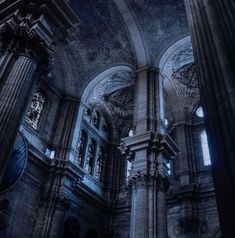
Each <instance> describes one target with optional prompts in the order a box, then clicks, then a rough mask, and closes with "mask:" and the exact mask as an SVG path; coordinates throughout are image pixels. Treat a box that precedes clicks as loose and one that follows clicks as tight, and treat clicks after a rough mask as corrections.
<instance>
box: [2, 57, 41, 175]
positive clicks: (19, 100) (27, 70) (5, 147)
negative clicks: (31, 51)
mask: <svg viewBox="0 0 235 238" xmlns="http://www.w3.org/2000/svg"><path fill="white" fill-rule="evenodd" d="M35 68H36V65H35V63H34V61H32V59H30V58H28V57H27V56H20V57H19V58H18V59H17V60H16V62H15V64H14V66H13V68H12V70H11V73H10V74H9V76H8V78H7V79H6V81H5V83H4V86H3V87H2V89H1V91H0V158H1V159H0V168H1V169H2V168H5V163H6V159H7V157H8V154H9V151H10V148H11V146H12V144H13V143H12V142H13V141H14V139H15V136H16V132H17V130H18V128H19V125H20V122H21V117H22V112H24V110H25V108H26V105H27V102H28V97H29V95H30V90H31V88H32V84H33V73H34V70H35ZM1 172H2V171H1ZM1 175H2V173H1Z"/></svg>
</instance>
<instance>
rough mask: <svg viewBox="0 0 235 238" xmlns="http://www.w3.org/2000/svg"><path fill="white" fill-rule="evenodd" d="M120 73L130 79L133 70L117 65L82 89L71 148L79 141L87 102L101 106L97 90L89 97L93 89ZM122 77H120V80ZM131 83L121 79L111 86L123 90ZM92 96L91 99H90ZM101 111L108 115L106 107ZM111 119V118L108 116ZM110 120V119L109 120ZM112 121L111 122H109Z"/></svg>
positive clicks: (126, 66)
mask: <svg viewBox="0 0 235 238" xmlns="http://www.w3.org/2000/svg"><path fill="white" fill-rule="evenodd" d="M120 72H124V73H127V74H130V77H131V78H132V74H133V69H132V68H131V67H130V66H128V65H117V66H113V67H110V68H108V69H106V70H104V71H103V72H101V73H100V74H98V75H96V77H94V78H93V79H92V80H91V81H90V83H89V84H88V85H87V87H86V88H85V89H84V91H83V93H82V96H81V100H80V108H79V112H78V116H77V122H76V126H75V131H74V135H73V142H72V147H73V148H76V146H77V144H78V140H79V131H80V127H81V123H80V122H81V120H82V117H83V113H84V111H85V109H86V108H87V104H88V103H89V101H92V103H94V102H95V103H97V105H100V104H102V103H101V100H100V98H99V90H97V92H95V95H91V94H92V93H93V94H94V92H93V91H94V88H95V87H97V85H98V84H99V83H101V82H102V80H105V79H108V78H110V77H112V76H113V75H115V74H118V73H120ZM121 77H122V76H120V78H121ZM131 84H132V82H130V81H128V82H125V79H124V78H123V79H122V78H121V79H120V81H117V82H116V84H115V82H113V81H112V85H114V86H113V87H116V89H120V88H124V87H127V86H129V85H131ZM91 96H92V97H91ZM103 111H104V113H105V114H106V115H108V112H109V111H108V108H107V107H103ZM109 117H111V116H109ZM110 119H112V118H110ZM110 121H113V120H110ZM112 127H113V128H112V130H113V131H115V127H114V125H112ZM113 137H115V135H113Z"/></svg>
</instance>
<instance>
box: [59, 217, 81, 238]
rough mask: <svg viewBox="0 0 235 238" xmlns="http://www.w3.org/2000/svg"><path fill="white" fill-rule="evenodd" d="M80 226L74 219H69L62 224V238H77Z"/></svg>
mask: <svg viewBox="0 0 235 238" xmlns="http://www.w3.org/2000/svg"><path fill="white" fill-rule="evenodd" d="M79 233H80V225H79V222H78V220H77V219H76V218H74V217H69V218H68V219H67V220H66V222H65V224H64V233H63V238H79V237H80V235H79Z"/></svg>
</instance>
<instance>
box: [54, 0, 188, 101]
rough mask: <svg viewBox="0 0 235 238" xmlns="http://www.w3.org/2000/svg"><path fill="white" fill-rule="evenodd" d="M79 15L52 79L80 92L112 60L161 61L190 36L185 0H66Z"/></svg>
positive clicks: (134, 64) (57, 84) (57, 56)
mask: <svg viewBox="0 0 235 238" xmlns="http://www.w3.org/2000/svg"><path fill="white" fill-rule="evenodd" d="M67 2H68V4H69V5H70V7H71V8H72V9H73V10H74V12H75V13H76V14H77V16H78V17H79V19H80V23H79V24H77V25H75V26H74V27H73V28H71V29H69V30H68V35H67V36H64V38H65V39H64V41H63V42H61V41H58V42H57V46H56V50H55V57H54V58H55V60H54V67H53V73H52V77H51V79H50V83H51V84H52V85H53V86H54V87H55V88H56V89H57V90H58V91H59V92H61V93H62V94H64V95H67V96H75V97H80V96H81V94H82V91H83V90H84V88H85V87H86V86H87V84H88V83H89V82H90V81H91V80H92V79H93V78H94V77H95V76H97V75H98V74H99V73H101V72H102V71H104V70H105V69H107V68H109V67H111V66H114V65H129V66H131V67H132V68H133V69H134V70H135V69H137V68H138V67H144V66H147V65H155V66H157V65H158V62H159V60H160V57H161V55H162V54H163V53H164V52H165V50H166V49H167V48H168V47H169V46H170V45H172V44H173V43H174V42H176V41H177V40H179V39H181V38H183V37H184V36H186V35H188V27H187V20H186V14H185V9H184V4H183V0H86V1H84V0H67Z"/></svg>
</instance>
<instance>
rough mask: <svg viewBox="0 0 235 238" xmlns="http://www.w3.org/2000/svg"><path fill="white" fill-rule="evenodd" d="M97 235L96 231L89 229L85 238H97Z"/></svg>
mask: <svg viewBox="0 0 235 238" xmlns="http://www.w3.org/2000/svg"><path fill="white" fill-rule="evenodd" d="M98 237H99V236H98V233H97V231H96V230H94V229H89V230H88V232H87V234H86V238H98Z"/></svg>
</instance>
